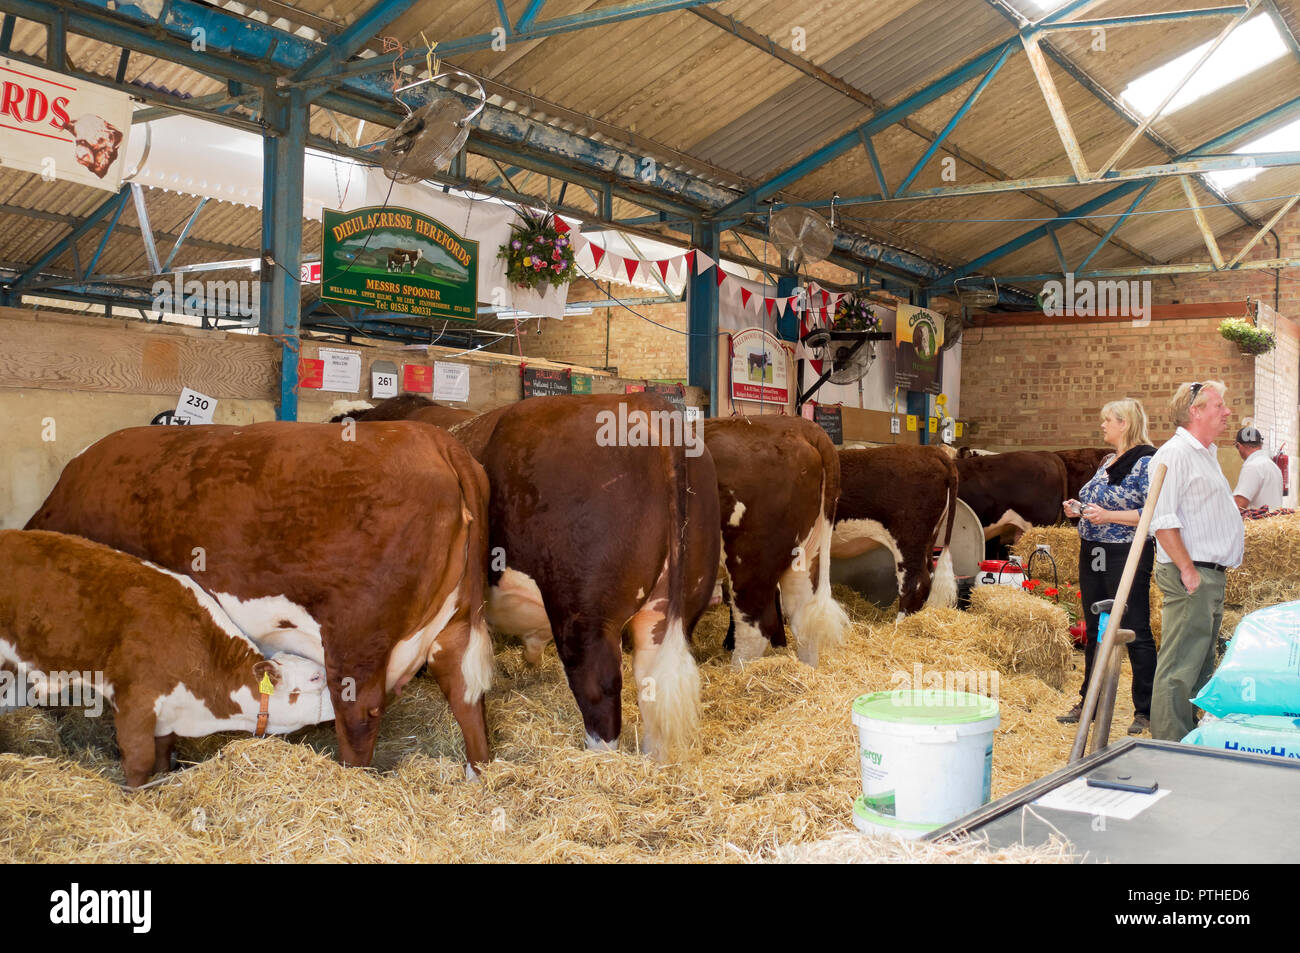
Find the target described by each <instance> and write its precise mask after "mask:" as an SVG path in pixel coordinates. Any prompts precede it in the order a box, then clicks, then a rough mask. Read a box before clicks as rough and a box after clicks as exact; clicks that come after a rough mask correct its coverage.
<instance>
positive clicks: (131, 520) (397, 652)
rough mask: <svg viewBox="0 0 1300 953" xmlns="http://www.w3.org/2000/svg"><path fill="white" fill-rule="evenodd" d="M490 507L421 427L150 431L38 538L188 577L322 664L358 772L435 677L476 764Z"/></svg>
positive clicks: (132, 438)
mask: <svg viewBox="0 0 1300 953" xmlns="http://www.w3.org/2000/svg"><path fill="white" fill-rule="evenodd" d="M349 435H350V436H351V437H352V439H348V437H349ZM487 503H488V486H487V479H486V476H485V475H484V473H483V469H482V468H481V467H480V466H479V465H478V464H477V463H475V462H474V460H473V459H472V458H471V457H470V456H469V454H468V453H466V452H465V449H464V447H462V446H461V445H460V444H459V443H457V442H456V440H455V439H453V438H452V437H451V436H449V435H448V434H447V433H446V432H445V431H442V430H439V429H437V428H434V427H427V426H424V425H423V424H417V423H408V422H404V421H395V422H380V423H360V424H356V425H355V427H340V426H338V425H335V424H301V423H262V424H254V425H252V426H248V427H215V426H205V427H136V428H132V429H130V430H120V431H118V432H117V433H113V434H109V435H108V436H107V437H105V438H104V439H103V440H100V441H99V442H98V443H96V444H95V445H93V446H92V447H90V448H89V449H88V450H86V451H85V452H83V453H82V454H81V455H80V456H78V457H77V458H76V459H74V460H73V461H72V462H71V463H69V464H68V466H67V467H66V468H65V469H64V471H63V475H62V476H61V477H60V478H59V482H58V484H57V485H56V486H55V488H54V490H53V492H51V493H50V496H49V498H48V499H47V500H46V501H45V503H44V504H42V506H41V508H40V510H39V511H38V512H37V514H36V515H35V516H34V517H33V518H32V519H31V521H30V522H29V523H28V528H29V529H52V530H57V531H60V532H66V533H75V534H76V535H79V536H85V537H87V538H89V539H95V540H98V541H100V542H103V543H106V544H108V545H110V546H112V547H113V548H115V549H120V550H122V551H124V552H128V553H131V554H133V555H135V556H139V557H140V558H142V559H149V560H151V561H152V562H155V563H157V564H159V565H161V566H164V567H166V568H168V569H171V570H173V571H175V572H179V573H182V574H186V575H191V576H193V577H194V578H195V581H197V582H198V583H199V584H200V585H202V586H203V588H204V589H206V590H207V591H208V592H210V593H212V594H213V595H214V596H215V597H216V599H217V601H218V602H219V603H220V604H221V606H222V608H223V609H225V610H226V612H227V613H228V614H229V615H230V617H231V618H232V619H233V620H234V622H235V624H236V625H238V626H239V628H240V629H241V630H243V631H244V632H245V633H246V634H248V636H249V637H250V638H252V639H253V641H254V642H256V643H258V645H260V646H262V647H263V648H264V649H267V648H270V649H278V648H282V649H287V650H290V651H294V652H296V653H297V654H302V655H307V656H309V657H314V658H316V659H317V660H320V661H323V662H324V664H325V666H326V670H327V673H328V676H329V688H330V692H331V695H332V697H333V702H334V710H335V716H336V720H335V724H336V727H337V729H338V738H339V754H340V757H341V759H342V761H343V762H344V763H345V764H357V765H366V764H369V763H370V759H371V755H372V753H373V750H374V744H375V736H376V734H377V733H378V731H379V722H380V718H381V717H382V715H383V712H384V708H385V706H386V704H387V693H388V692H389V691H396V692H400V691H401V690H402V688H403V686H405V684H406V682H407V681H408V680H409V679H410V678H411V677H412V676H413V675H414V674H415V673H416V671H418V670H419V668H420V667H421V666H422V665H424V664H425V662H426V661H427V662H428V663H429V667H430V669H432V671H433V674H434V675H435V677H436V678H437V680H438V684H439V686H440V687H441V688H442V691H443V693H444V694H445V695H446V696H447V701H448V703H449V704H450V706H451V709H452V712H453V714H454V715H455V717H456V720H457V722H458V723H459V724H460V728H461V731H462V732H463V734H464V736H465V750H466V755H467V758H468V761H469V763H470V764H471V765H473V764H478V763H481V762H484V761H486V760H488V757H489V752H488V741H487V727H486V724H485V722H484V716H483V693H484V692H485V691H486V690H487V688H488V685H489V683H490V680H491V674H492V648H491V642H490V640H489V637H488V632H487V626H486V623H485V620H484V618H483V602H484V595H483V584H484V575H485V572H486V568H487V525H486V524H487Z"/></svg>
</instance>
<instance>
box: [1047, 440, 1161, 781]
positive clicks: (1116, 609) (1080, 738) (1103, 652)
mask: <svg viewBox="0 0 1300 953" xmlns="http://www.w3.org/2000/svg"><path fill="white" fill-rule="evenodd" d="M1164 485H1165V465H1164V464H1163V463H1158V464H1156V467H1155V470H1154V471H1153V472H1152V474H1151V485H1150V488H1149V489H1148V490H1147V501H1146V505H1145V506H1143V507H1142V516H1141V517H1140V518H1139V519H1138V524H1137V530H1136V531H1135V532H1134V533H1133V545H1131V546H1130V547H1129V550H1128V559H1127V561H1125V563H1124V575H1123V576H1121V577H1120V580H1119V590H1118V591H1117V592H1116V593H1115V604H1114V606H1113V607H1112V608H1111V611H1110V620H1109V621H1108V622H1107V623H1106V635H1105V638H1103V639H1102V642H1101V646H1100V647H1099V648H1098V651H1097V658H1096V659H1094V660H1093V664H1092V673H1093V676H1094V677H1093V679H1092V681H1091V682H1090V683H1089V685H1088V695H1087V697H1086V698H1085V699H1084V700H1083V711H1082V712H1081V713H1080V715H1079V727H1078V729H1077V730H1076V731H1075V733H1074V746H1073V747H1072V748H1070V760H1069V763H1070V764H1073V763H1074V762H1075V761H1078V760H1079V759H1080V758H1082V757H1083V751H1084V748H1085V747H1086V746H1087V744H1088V728H1089V727H1090V725H1091V724H1092V716H1093V714H1094V713H1095V712H1096V711H1097V699H1098V697H1099V696H1100V695H1101V687H1102V682H1104V681H1105V680H1106V678H1105V675H1104V673H1105V671H1106V666H1107V665H1109V664H1110V659H1111V653H1112V652H1114V651H1115V636H1116V633H1118V632H1119V628H1120V619H1121V617H1122V616H1123V615H1124V609H1125V607H1126V606H1127V605H1128V594H1129V590H1130V589H1132V588H1133V577H1134V576H1136V575H1137V568H1138V563H1139V562H1141V561H1142V547H1143V546H1145V545H1146V542H1147V530H1148V529H1149V528H1150V526H1151V517H1152V516H1153V515H1155V510H1156V500H1158V499H1159V498H1160V488H1161V487H1163V486H1164ZM1084 611H1085V612H1087V611H1088V607H1087V606H1085V607H1084Z"/></svg>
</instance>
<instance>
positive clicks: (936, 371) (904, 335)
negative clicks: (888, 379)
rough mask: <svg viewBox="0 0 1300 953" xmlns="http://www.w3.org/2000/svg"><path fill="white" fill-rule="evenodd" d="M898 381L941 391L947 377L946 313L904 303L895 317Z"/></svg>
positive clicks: (932, 391) (907, 386) (904, 386)
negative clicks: (945, 356)
mask: <svg viewBox="0 0 1300 953" xmlns="http://www.w3.org/2000/svg"><path fill="white" fill-rule="evenodd" d="M894 349H895V364H894V385H895V386H896V387H899V388H901V389H902V390H912V391H924V392H926V393H929V394H937V393H939V391H940V389H941V383H942V377H943V316H942V315H940V314H937V313H935V312H934V311H927V310H926V309H925V308H914V307H912V306H911V305H907V304H900V305H899V306H898V313H897V316H896V319H895V321H894Z"/></svg>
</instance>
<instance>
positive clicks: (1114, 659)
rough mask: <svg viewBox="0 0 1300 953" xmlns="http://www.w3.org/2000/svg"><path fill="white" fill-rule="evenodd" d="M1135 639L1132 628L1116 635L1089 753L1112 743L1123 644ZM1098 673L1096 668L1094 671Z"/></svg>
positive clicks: (1122, 662) (1102, 688) (1102, 687)
mask: <svg viewBox="0 0 1300 953" xmlns="http://www.w3.org/2000/svg"><path fill="white" fill-rule="evenodd" d="M1132 641H1133V630H1132V629H1120V630H1119V632H1118V633H1116V635H1115V651H1113V652H1111V654H1110V664H1109V665H1107V666H1106V683H1105V684H1104V685H1102V686H1101V701H1100V702H1098V705H1099V706H1100V707H1099V708H1098V710H1097V717H1096V718H1095V719H1094V721H1095V724H1094V725H1093V732H1092V744H1091V745H1089V748H1088V753H1089V754H1093V753H1096V752H1098V751H1100V750H1101V749H1102V748H1104V747H1106V745H1108V744H1110V724H1111V721H1112V719H1114V717H1115V698H1116V697H1117V696H1118V695H1119V676H1120V666H1122V665H1123V664H1124V661H1123V654H1122V653H1121V652H1120V650H1119V647H1120V646H1121V645H1128V644H1129V643H1130V642H1132ZM1093 674H1094V676H1095V675H1096V670H1094V672H1093Z"/></svg>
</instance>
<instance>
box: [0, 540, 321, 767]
mask: <svg viewBox="0 0 1300 953" xmlns="http://www.w3.org/2000/svg"><path fill="white" fill-rule="evenodd" d="M0 670H3V671H0V675H3V674H4V673H5V672H12V673H16V675H17V677H18V679H21V680H22V681H23V682H26V683H27V685H28V688H29V691H28V692H25V693H23V694H24V696H25V697H31V695H32V690H33V689H34V690H35V691H36V692H37V693H40V694H43V695H45V696H46V697H47V699H48V702H47V703H50V704H57V703H59V698H58V695H59V692H60V688H62V689H63V691H65V692H66V691H67V687H68V683H69V682H70V681H72V680H74V679H75V680H76V681H77V682H79V684H78V686H77V687H78V689H79V691H78V692H76V693H75V694H76V695H77V696H78V697H79V698H81V699H87V696H88V694H92V693H96V694H101V695H102V696H105V697H106V698H107V699H108V700H110V701H111V703H112V705H113V708H114V722H115V724H116V727H117V744H118V747H119V748H120V749H121V752H122V769H123V771H124V772H125V774H126V783H127V784H128V785H129V786H131V787H138V786H139V785H141V784H143V783H144V782H145V781H146V780H148V778H149V775H150V774H151V773H153V772H156V771H166V770H168V769H169V768H170V766H171V756H172V746H173V745H174V744H175V742H176V736H177V735H180V736H182V737H185V738H194V737H199V736H202V735H210V734H213V733H215V732H219V731H249V732H252V731H255V730H259V725H258V716H259V713H260V711H261V702H262V696H261V693H260V688H259V683H260V680H261V676H262V675H263V673H265V674H266V675H267V676H268V677H269V678H270V680H271V683H272V686H273V688H274V691H273V692H272V693H271V695H270V696H269V698H267V700H266V701H267V716H268V717H267V721H266V723H265V725H263V726H260V731H261V732H262V733H266V732H269V733H272V734H283V733H286V732H290V731H297V730H298V729H299V728H303V727H306V726H308V725H314V724H317V723H318V722H321V721H328V720H330V719H331V718H333V717H334V711H333V708H332V707H331V705H330V696H329V693H328V692H326V691H325V687H326V686H325V667H324V666H323V665H321V664H320V663H319V662H316V661H313V660H311V659H307V658H303V657H301V656H298V655H292V654H290V653H288V652H278V653H276V654H275V655H273V656H272V657H271V658H269V659H268V658H266V657H265V656H264V655H263V654H262V652H261V651H260V650H259V649H258V648H257V646H255V645H254V644H253V642H252V641H250V640H249V639H248V637H247V636H245V635H244V633H243V632H241V631H240V630H239V629H238V628H236V627H235V624H234V623H233V622H232V621H231V620H230V617H229V616H228V615H226V613H225V611H224V610H222V608H221V607H220V606H219V605H217V603H216V601H215V600H214V599H213V598H212V596H210V595H208V594H207V593H206V592H204V591H203V590H202V589H201V588H200V587H199V586H198V585H197V584H196V583H195V582H194V581H193V580H192V579H189V578H187V577H185V576H180V575H177V574H176V573H172V572H168V571H167V570H165V569H161V568H159V567H158V566H155V565H153V564H151V563H148V562H144V561H142V560H140V559H136V558H135V557H134V556H129V555H127V554H126V553H120V552H118V551H117V550H114V549H110V548H109V547H107V546H104V545H102V544H100V543H93V542H91V541H90V540H87V539H82V538H80V537H78V536H67V535H64V534H62V533H48V532H39V531H34V532H27V531H20V530H7V531H3V532H0ZM10 678H13V676H12V675H11V676H10ZM15 683H17V680H15ZM23 700H24V699H23V698H19V699H18V701H19V703H20V704H21V703H22V702H23ZM62 700H64V701H66V700H67V698H66V697H65V698H63V699H62ZM87 700H88V699H87ZM3 702H4V699H3V698H2V697H0V704H2V703H3ZM87 714H88V712H87Z"/></svg>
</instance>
